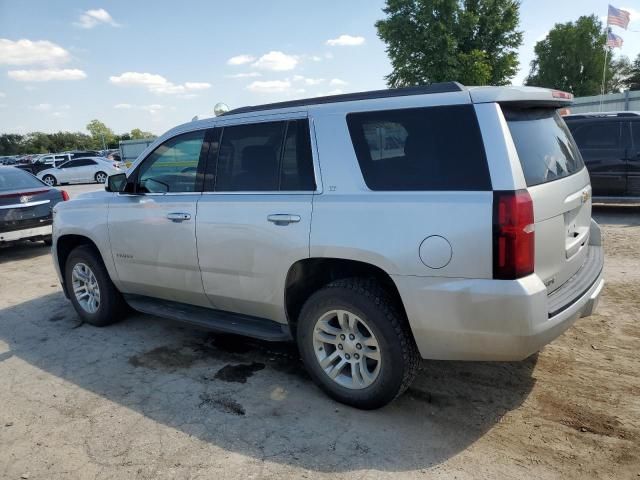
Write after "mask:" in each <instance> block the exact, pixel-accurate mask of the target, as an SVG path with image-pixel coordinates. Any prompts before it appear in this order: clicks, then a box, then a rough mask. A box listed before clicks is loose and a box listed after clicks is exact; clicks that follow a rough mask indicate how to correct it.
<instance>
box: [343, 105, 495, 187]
mask: <svg viewBox="0 0 640 480" xmlns="http://www.w3.org/2000/svg"><path fill="white" fill-rule="evenodd" d="M347 123H348V125H349V132H350V134H351V140H352V141H353V145H354V148H355V151H356V156H357V158H358V163H359V164H360V168H361V170H362V175H363V177H364V181H365V183H366V184H367V186H368V187H369V188H370V189H371V190H490V189H491V180H490V178H489V170H488V166H487V160H486V157H485V153H484V145H483V143H482V137H481V136H480V129H479V127H478V121H477V119H476V116H475V112H474V111H473V107H471V106H469V105H459V106H448V107H431V108H414V109H403V110H386V111H380V112H366V113H351V114H349V115H347Z"/></svg>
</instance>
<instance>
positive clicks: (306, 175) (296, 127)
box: [280, 120, 316, 191]
mask: <svg viewBox="0 0 640 480" xmlns="http://www.w3.org/2000/svg"><path fill="white" fill-rule="evenodd" d="M315 189H316V182H315V179H314V177H313V158H312V156H311V140H310V138H309V122H308V121H307V120H296V121H292V122H289V123H288V126H287V138H286V140H285V143H284V152H283V154H282V167H281V170H280V190H285V191H296V190H298V191H313V190H315Z"/></svg>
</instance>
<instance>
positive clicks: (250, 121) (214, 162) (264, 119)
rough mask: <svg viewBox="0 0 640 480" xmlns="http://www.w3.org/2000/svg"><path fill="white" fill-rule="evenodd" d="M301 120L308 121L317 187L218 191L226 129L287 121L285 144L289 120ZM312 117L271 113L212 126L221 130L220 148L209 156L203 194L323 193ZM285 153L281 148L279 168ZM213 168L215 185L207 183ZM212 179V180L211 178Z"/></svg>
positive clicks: (213, 128)
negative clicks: (221, 153)
mask: <svg viewBox="0 0 640 480" xmlns="http://www.w3.org/2000/svg"><path fill="white" fill-rule="evenodd" d="M299 120H306V122H307V132H308V133H309V147H310V148H311V164H312V166H313V181H314V183H315V186H316V188H315V189H314V190H279V189H278V190H242V191H217V190H216V189H215V187H216V181H217V179H218V157H219V154H220V148H219V147H220V146H222V142H223V140H224V130H225V128H227V127H239V126H243V125H254V124H259V123H275V122H285V128H284V135H283V138H282V142H283V146H284V143H285V142H286V138H287V131H288V129H289V122H296V121H299ZM312 123H313V122H312V119H311V118H310V117H309V116H308V115H306V114H305V115H300V114H285V115H269V116H260V117H259V118H256V117H251V118H243V119H238V120H237V121H233V122H221V123H220V124H216V125H214V126H213V127H211V130H219V131H220V137H219V139H218V146H219V147H218V150H217V151H216V152H215V158H212V153H213V152H210V154H209V155H208V156H207V169H206V173H205V182H203V183H204V185H203V190H202V194H203V195H317V194H320V193H322V189H321V182H320V178H319V175H318V172H319V168H318V164H317V155H316V141H315V140H316V139H315V130H314V128H313V127H312ZM283 155H284V149H283V148H281V151H280V158H279V159H278V170H281V169H282V158H283ZM211 170H214V172H215V173H213V175H212V177H213V185H207V182H208V180H207V178H208V176H209V175H210V174H211ZM281 179H282V176H281V175H279V179H278V188H280V181H281ZM209 181H210V180H209Z"/></svg>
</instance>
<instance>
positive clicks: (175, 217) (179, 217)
mask: <svg viewBox="0 0 640 480" xmlns="http://www.w3.org/2000/svg"><path fill="white" fill-rule="evenodd" d="M167 218H168V219H169V220H171V221H172V222H175V223H180V222H184V221H185V220H191V214H190V213H183V212H172V213H167Z"/></svg>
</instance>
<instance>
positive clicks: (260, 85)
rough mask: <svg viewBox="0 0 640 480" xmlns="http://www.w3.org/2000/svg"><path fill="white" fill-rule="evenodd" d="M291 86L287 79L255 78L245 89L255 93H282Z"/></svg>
mask: <svg viewBox="0 0 640 480" xmlns="http://www.w3.org/2000/svg"><path fill="white" fill-rule="evenodd" d="M290 88H291V82H290V81H289V80H268V81H259V80H256V81H255V82H252V83H251V84H249V85H248V86H247V90H250V91H252V92H257V93H282V92H286V91H288V90H289V89H290Z"/></svg>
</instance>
